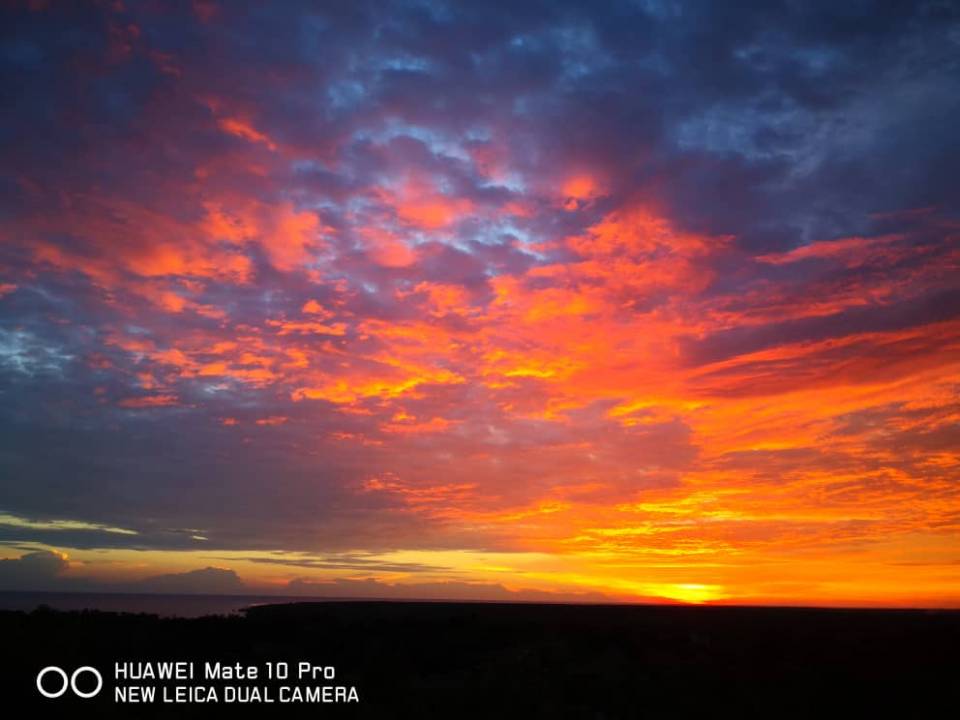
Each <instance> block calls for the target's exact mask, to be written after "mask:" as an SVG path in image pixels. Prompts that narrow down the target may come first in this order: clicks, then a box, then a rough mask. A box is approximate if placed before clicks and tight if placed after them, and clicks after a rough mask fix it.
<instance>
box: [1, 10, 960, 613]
mask: <svg viewBox="0 0 960 720" xmlns="http://www.w3.org/2000/svg"><path fill="white" fill-rule="evenodd" d="M0 12H2V20H0V50H2V54H0V78H2V79H0V87H2V93H3V102H2V107H3V111H2V113H0V143H2V158H3V170H4V172H3V173H2V176H0V184H2V192H0V558H2V559H0V587H2V588H7V589H10V588H15V589H32V590H36V589H54V590H104V589H107V590H110V589H113V590H131V589H134V590H151V591H154V590H178V591H184V590H185V591H197V592H201V591H209V592H221V591H222V592H258V593H259V592H271V593H281V594H313V595H346V596H377V597H455V598H478V599H507V598H516V599H542V598H546V599H557V600H570V599H581V600H597V599H608V600H617V601H651V600H653V601H664V600H666V601H682V602H712V603H763V604H770V603H776V604H780V603H787V604H816V605H893V606H903V605H909V606H914V605H916V606H960V397H958V390H960V183H958V181H957V172H958V168H960V141H958V131H957V123H958V118H960V13H958V10H957V5H956V4H955V3H943V2H918V3H901V4H891V5H890V6H887V5H875V4H871V3H860V2H849V3H846V2H844V3H792V2H790V3H783V4H781V5H777V4H775V3H769V2H758V3H748V2H738V3H699V2H671V1H670V0H636V1H627V0H624V1H623V2H572V3H561V2H542V3H541V2H514V1H510V2H496V1H490V0H485V1H484V2H469V3H461V2H457V3H444V2H434V1H433V0H424V1H421V2H397V3H392V2H391V3H382V2H364V1H363V0H359V1H357V2H349V3H334V2H330V3H304V4H303V5H298V4H296V3H293V2H283V3H262V4H261V3H222V4H221V3H214V2H194V3H192V4H190V3H186V2H184V3H161V2H119V1H118V2H98V3H92V2H91V3H55V2H50V3H44V2H26V3H23V2H21V3H12V4H10V3H7V4H5V5H4V8H3V10H2V11H0Z"/></svg>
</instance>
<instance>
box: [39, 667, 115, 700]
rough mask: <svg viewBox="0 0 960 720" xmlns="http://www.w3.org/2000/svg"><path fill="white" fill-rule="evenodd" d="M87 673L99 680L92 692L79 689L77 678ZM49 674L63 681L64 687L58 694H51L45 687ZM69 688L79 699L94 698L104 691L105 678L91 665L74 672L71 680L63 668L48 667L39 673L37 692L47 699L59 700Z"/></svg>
mask: <svg viewBox="0 0 960 720" xmlns="http://www.w3.org/2000/svg"><path fill="white" fill-rule="evenodd" d="M85 672H87V673H91V674H93V675H94V676H95V677H96V678H97V686H96V687H95V688H94V689H93V690H91V691H90V692H83V691H82V690H80V689H79V688H78V687H77V677H78V676H79V675H80V674H81V673H85ZM49 673H54V674H56V675H59V676H60V678H61V679H62V681H63V685H62V687H61V688H60V689H59V690H57V691H56V692H49V691H47V690H46V689H45V688H44V686H43V678H44V676H45V675H47V674H49ZM68 687H69V688H70V689H71V690H73V694H74V695H76V696H77V697H80V698H92V697H93V696H94V695H97V694H98V693H99V692H100V690H102V689H103V676H102V675H101V674H100V671H99V670H97V669H96V668H95V667H91V666H89V665H84V666H82V667H78V668H77V669H76V670H74V671H73V674H72V675H71V676H70V677H69V678H67V673H66V672H65V671H64V670H63V668H58V667H57V666H56V665H48V666H47V667H45V668H44V669H43V670H41V671H40V672H38V673H37V690H39V691H40V694H41V695H43V696H44V697H46V698H58V697H60V696H61V695H63V694H64V693H65V692H66V691H67V688H68Z"/></svg>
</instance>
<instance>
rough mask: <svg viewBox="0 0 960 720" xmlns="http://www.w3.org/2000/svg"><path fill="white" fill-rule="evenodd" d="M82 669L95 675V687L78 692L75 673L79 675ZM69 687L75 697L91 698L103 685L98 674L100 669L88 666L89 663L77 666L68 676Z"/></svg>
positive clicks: (101, 677) (101, 678)
mask: <svg viewBox="0 0 960 720" xmlns="http://www.w3.org/2000/svg"><path fill="white" fill-rule="evenodd" d="M84 671H86V672H89V673H93V674H94V675H96V677H97V687H96V688H94V689H93V690H92V691H90V692H87V693H85V692H80V691H79V690H78V689H77V675H79V674H80V673H82V672H84ZM70 687H71V688H72V689H73V692H74V694H75V695H76V696H77V697H82V698H92V697H93V696H94V695H96V694H97V693H98V692H100V689H101V688H102V687H103V676H102V675H101V674H100V671H99V670H97V669H96V668H94V667H90V666H89V665H84V666H83V667H78V668H77V669H76V670H74V671H73V675H71V676H70Z"/></svg>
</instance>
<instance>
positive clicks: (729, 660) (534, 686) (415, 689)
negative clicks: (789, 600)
mask: <svg viewBox="0 0 960 720" xmlns="http://www.w3.org/2000/svg"><path fill="white" fill-rule="evenodd" d="M0 638H2V647H3V649H2V657H3V661H2V662H3V668H2V671H3V675H2V678H3V679H2V683H0V687H2V691H3V697H4V700H5V705H7V706H8V707H10V705H9V704H10V703H14V702H17V701H18V700H21V699H22V700H23V702H25V704H26V705H25V708H24V709H25V710H26V711H28V712H29V711H30V710H31V709H35V710H36V711H38V712H40V715H39V717H70V716H72V715H73V713H75V712H76V711H77V710H80V709H81V708H82V709H83V710H87V711H91V712H92V714H91V715H90V717H122V718H137V717H177V718H179V717H265V718H273V717H278V718H284V717H315V718H322V717H372V718H403V717H440V718H462V717H482V718H512V717H518V718H566V717H571V718H581V717H582V718H645V717H651V718H660V717H664V718H675V717H694V716H696V717H706V718H708V717H765V718H781V717H825V716H826V717H830V716H835V715H840V714H845V715H847V716H848V717H866V716H867V715H869V714H872V713H875V712H880V711H884V713H885V715H886V714H889V713H891V712H892V713H895V714H896V715H899V716H901V717H930V716H932V713H933V712H934V711H935V710H936V709H937V708H940V709H942V710H944V711H949V710H950V708H953V709H955V708H956V705H957V701H958V700H960V691H958V690H957V688H958V687H960V686H958V685H957V682H958V678H960V672H958V671H960V662H958V657H960V656H958V653H960V613H958V612H930V611H877V610H804V609H786V608H778V609H761V608H710V607H642V606H640V607H638V606H574V605H527V604H516V605H514V604H469V603H380V602H349V603H345V602H344V603H341V602H329V603H304V604H297V605H286V606H267V607H258V608H253V609H251V610H250V611H249V612H248V613H247V614H246V617H205V618H197V619H161V618H158V617H156V616H152V615H133V614H117V613H103V612H89V611H87V612H57V611H51V610H44V609H39V610H36V611H34V612H31V613H23V612H2V613H0ZM161 660H181V661H189V660H193V661H194V662H195V663H196V667H197V670H196V672H197V674H198V675H199V674H201V673H202V672H203V664H204V663H205V662H217V661H219V662H221V663H225V664H227V663H229V664H233V663H237V662H239V663H241V664H242V665H245V666H246V665H257V666H259V667H260V668H261V672H262V668H263V667H264V663H267V662H281V661H286V662H289V663H290V664H291V665H290V675H291V677H290V678H289V679H288V680H286V681H283V682H278V681H276V680H274V681H268V680H265V679H263V678H262V677H261V679H259V680H257V681H248V680H240V681H236V682H232V683H230V682H224V681H215V682H207V681H205V680H202V679H199V678H198V679H195V680H194V681H190V682H186V683H184V682H179V683H178V682H176V681H153V680H144V681H143V682H128V683H127V684H132V685H150V684H152V685H156V686H158V687H160V686H162V685H168V686H173V685H177V684H180V685H184V684H195V685H197V684H199V685H205V686H211V685H213V686H217V687H218V688H219V689H221V690H222V687H223V686H224V685H225V684H234V685H237V686H240V687H241V688H246V687H248V686H249V687H253V686H261V687H262V686H269V688H268V692H271V693H273V694H274V698H275V699H276V695H275V693H276V692H277V691H278V690H279V686H280V685H282V684H287V685H303V686H307V685H318V684H328V685H344V686H354V687H356V689H357V692H358V695H359V698H360V702H359V703H358V704H349V705H345V704H316V703H312V704H281V703H279V702H276V703H274V704H237V703H224V702H222V698H221V701H219V702H217V703H212V702H207V703H203V704H167V703H162V702H159V701H155V702H153V703H147V704H136V705H131V704H117V703H116V702H115V692H116V690H115V686H117V685H118V682H117V681H116V680H115V679H114V663H116V662H121V661H134V662H140V661H153V662H157V661H161ZM301 660H302V661H308V662H311V663H314V664H317V665H333V666H335V668H336V678H335V680H332V681H331V680H326V681H323V680H319V679H318V680H316V681H309V680H307V681H297V680H296V679H295V676H296V669H297V662H298V661H301ZM48 665H57V666H61V667H63V668H65V669H66V670H67V671H68V672H71V671H72V670H73V669H74V668H77V667H80V666H83V665H90V666H94V667H96V668H98V669H99V670H101V671H102V673H103V677H104V683H103V690H102V692H101V693H100V694H99V695H98V696H97V697H95V698H92V699H89V700H82V699H78V698H76V697H73V696H72V693H71V692H70V691H68V692H66V693H65V694H64V696H63V697H60V698H57V699H45V698H43V697H41V696H40V695H39V693H38V692H37V690H36V685H35V680H36V675H37V673H38V672H39V670H40V669H41V668H43V667H45V666H48ZM48 680H49V685H48V687H53V689H54V690H55V689H56V686H57V684H58V683H59V682H60V681H59V680H58V679H56V678H48ZM92 684H93V681H92V680H91V679H90V678H89V677H88V678H78V685H79V686H80V689H81V691H88V690H89V689H91V686H92ZM168 689H169V688H168ZM18 716H24V717H30V715H28V714H27V713H22V714H19V715H18Z"/></svg>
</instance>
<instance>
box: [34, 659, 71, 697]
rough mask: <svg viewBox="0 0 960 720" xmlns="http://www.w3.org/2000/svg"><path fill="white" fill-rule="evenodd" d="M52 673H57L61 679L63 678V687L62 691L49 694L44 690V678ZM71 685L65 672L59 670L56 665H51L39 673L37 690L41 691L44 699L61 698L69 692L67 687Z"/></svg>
mask: <svg viewBox="0 0 960 720" xmlns="http://www.w3.org/2000/svg"><path fill="white" fill-rule="evenodd" d="M50 672H55V673H57V674H58V675H59V676H60V677H62V678H63V687H62V688H60V690H59V691H58V692H55V693H51V692H47V691H46V690H44V689H43V676H44V675H46V674H47V673H50ZM69 684H70V681H69V680H67V674H66V673H65V672H64V671H63V670H61V669H60V668H58V667H57V666H56V665H50V666H48V667H45V668H44V669H43V670H41V671H40V672H38V673H37V690H39V691H40V694H41V695H43V696H44V697H48V698H58V697H60V696H61V695H63V694H64V693H65V692H66V691H67V686H68V685H69Z"/></svg>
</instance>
